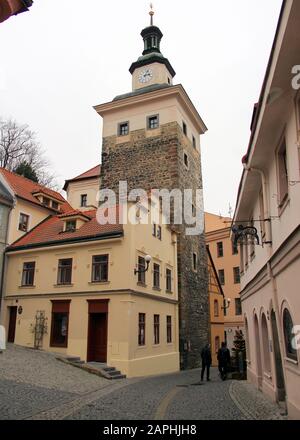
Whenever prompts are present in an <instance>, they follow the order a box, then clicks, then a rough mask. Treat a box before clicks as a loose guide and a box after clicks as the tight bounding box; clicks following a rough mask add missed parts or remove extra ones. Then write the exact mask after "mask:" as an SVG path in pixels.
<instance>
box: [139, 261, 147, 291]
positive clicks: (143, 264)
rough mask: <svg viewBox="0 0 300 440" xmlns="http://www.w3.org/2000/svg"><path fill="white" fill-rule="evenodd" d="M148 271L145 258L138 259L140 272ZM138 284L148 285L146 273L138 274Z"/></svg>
mask: <svg viewBox="0 0 300 440" xmlns="http://www.w3.org/2000/svg"><path fill="white" fill-rule="evenodd" d="M145 269H146V261H145V258H143V257H139V258H138V270H142V271H144V270H145ZM138 282H139V283H141V284H146V272H138Z"/></svg>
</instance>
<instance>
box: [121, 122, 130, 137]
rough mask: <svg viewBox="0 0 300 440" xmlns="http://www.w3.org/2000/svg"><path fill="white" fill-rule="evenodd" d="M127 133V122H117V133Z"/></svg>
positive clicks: (122, 134) (123, 134)
mask: <svg viewBox="0 0 300 440" xmlns="http://www.w3.org/2000/svg"><path fill="white" fill-rule="evenodd" d="M128 134H129V122H122V123H121V124H119V128H118V135H119V136H126V135H128Z"/></svg>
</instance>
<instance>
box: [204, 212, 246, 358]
mask: <svg viewBox="0 0 300 440" xmlns="http://www.w3.org/2000/svg"><path fill="white" fill-rule="evenodd" d="M230 226H231V219H230V218H227V217H220V216H218V215H215V214H210V213H208V212H206V213H205V236H206V244H207V245H208V246H209V250H210V254H211V257H212V260H213V262H214V265H215V268H216V271H217V275H218V278H219V281H220V284H221V286H222V290H223V292H224V295H225V299H226V303H225V306H226V307H227V306H228V298H230V302H229V307H227V308H226V311H225V316H224V333H223V335H222V338H221V342H223V341H224V340H226V341H227V345H228V348H229V349H230V350H231V349H232V347H233V339H234V335H235V330H238V329H239V330H244V319H243V315H242V309H241V299H240V256H239V250H238V248H237V247H234V246H233V244H232V240H231V237H230ZM222 306H224V304H222ZM217 336H218V335H217ZM217 336H216V337H217ZM216 344H217V341H215V343H212V352H213V351H214V346H215V345H216Z"/></svg>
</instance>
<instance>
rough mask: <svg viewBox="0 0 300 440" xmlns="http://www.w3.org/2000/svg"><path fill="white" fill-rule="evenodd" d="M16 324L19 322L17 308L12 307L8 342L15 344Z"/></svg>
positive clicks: (10, 309)
mask: <svg viewBox="0 0 300 440" xmlns="http://www.w3.org/2000/svg"><path fill="white" fill-rule="evenodd" d="M16 322H17V307H10V308H9V326H8V336H7V342H15V334H16Z"/></svg>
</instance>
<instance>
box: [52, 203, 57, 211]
mask: <svg viewBox="0 0 300 440" xmlns="http://www.w3.org/2000/svg"><path fill="white" fill-rule="evenodd" d="M58 207H59V204H58V203H57V202H52V208H53V209H56V210H58Z"/></svg>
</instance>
